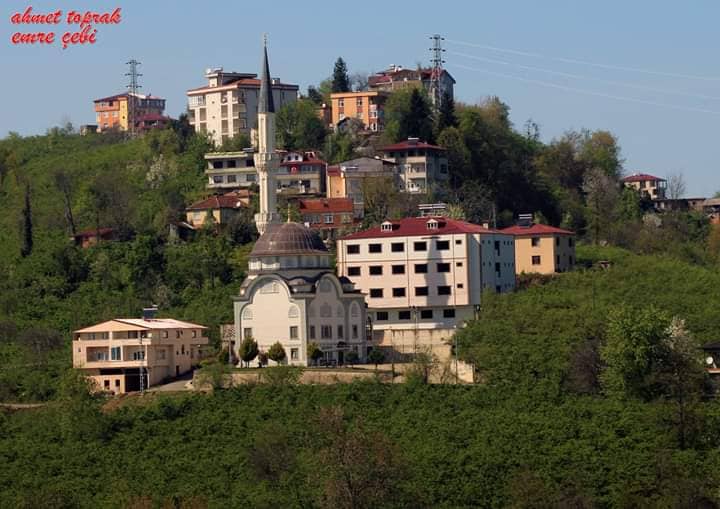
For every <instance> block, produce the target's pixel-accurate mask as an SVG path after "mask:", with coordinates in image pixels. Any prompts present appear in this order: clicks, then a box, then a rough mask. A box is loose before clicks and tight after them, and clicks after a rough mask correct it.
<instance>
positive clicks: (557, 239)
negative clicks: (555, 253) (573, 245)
mask: <svg viewBox="0 0 720 509" xmlns="http://www.w3.org/2000/svg"><path fill="white" fill-rule="evenodd" d="M555 245H556V246H559V245H560V237H555Z"/></svg>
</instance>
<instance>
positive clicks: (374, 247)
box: [368, 244, 382, 253]
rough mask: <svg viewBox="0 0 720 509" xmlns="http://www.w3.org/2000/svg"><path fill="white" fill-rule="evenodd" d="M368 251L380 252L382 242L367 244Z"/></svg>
mask: <svg viewBox="0 0 720 509" xmlns="http://www.w3.org/2000/svg"><path fill="white" fill-rule="evenodd" d="M368 253H382V244H369V245H368Z"/></svg>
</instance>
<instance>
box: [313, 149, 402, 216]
mask: <svg viewBox="0 0 720 509" xmlns="http://www.w3.org/2000/svg"><path fill="white" fill-rule="evenodd" d="M367 179H388V180H390V181H392V183H393V185H395V186H396V187H398V188H399V187H400V180H399V177H398V171H397V166H396V165H395V163H393V162H391V161H387V160H385V159H380V158H379V157H358V158H357V159H351V160H349V161H343V162H341V163H338V164H336V165H333V166H329V167H328V169H327V197H328V198H350V199H351V200H352V202H353V207H354V210H355V217H357V218H360V217H363V215H364V213H365V197H364V191H363V189H364V187H365V184H366V183H367Z"/></svg>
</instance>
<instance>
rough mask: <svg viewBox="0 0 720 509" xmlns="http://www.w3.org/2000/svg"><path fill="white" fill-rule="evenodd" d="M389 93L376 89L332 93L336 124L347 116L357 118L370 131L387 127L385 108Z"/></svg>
mask: <svg viewBox="0 0 720 509" xmlns="http://www.w3.org/2000/svg"><path fill="white" fill-rule="evenodd" d="M388 96H389V94H388V93H387V92H381V91H376V90H369V91H365V92H340V93H335V94H330V102H331V106H332V123H333V125H334V126H337V125H338V122H341V121H343V120H345V119H346V118H356V119H358V120H360V121H361V122H362V123H363V126H365V128H366V129H368V130H369V131H382V130H383V129H385V114H384V112H383V108H384V107H385V101H386V100H387V98H388Z"/></svg>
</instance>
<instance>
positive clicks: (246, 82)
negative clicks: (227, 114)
mask: <svg viewBox="0 0 720 509" xmlns="http://www.w3.org/2000/svg"><path fill="white" fill-rule="evenodd" d="M240 86H243V87H250V88H260V80H259V79H255V78H244V79H239V80H235V81H231V82H229V83H225V84H224V85H218V86H216V87H211V86H208V85H206V86H204V87H199V88H191V89H189V90H188V93H190V92H204V91H217V90H230V89H232V88H238V87H240ZM272 88H274V89H278V90H281V89H282V90H298V89H299V88H300V87H299V86H298V85H291V84H290V83H273V84H272Z"/></svg>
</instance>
